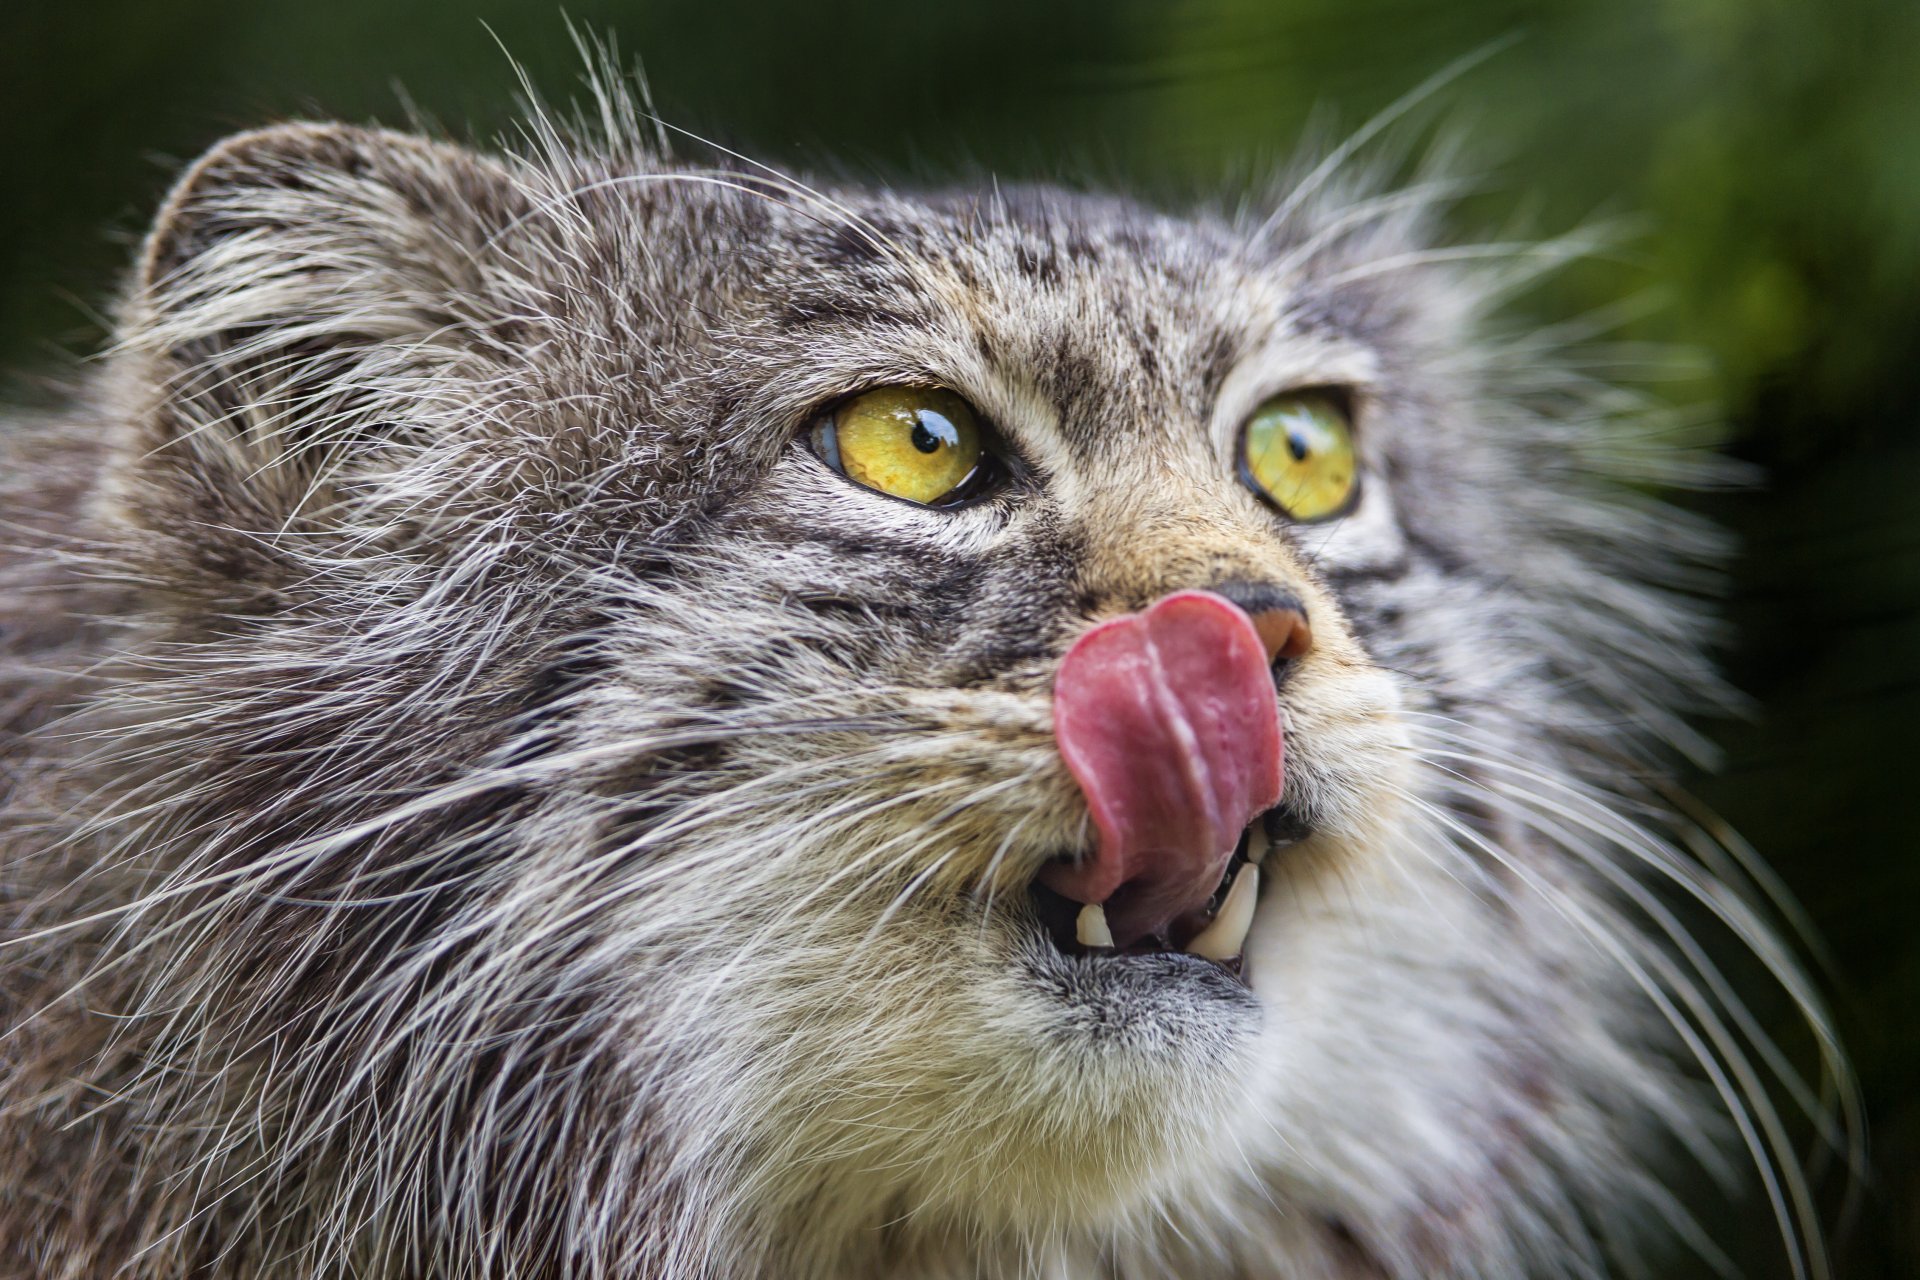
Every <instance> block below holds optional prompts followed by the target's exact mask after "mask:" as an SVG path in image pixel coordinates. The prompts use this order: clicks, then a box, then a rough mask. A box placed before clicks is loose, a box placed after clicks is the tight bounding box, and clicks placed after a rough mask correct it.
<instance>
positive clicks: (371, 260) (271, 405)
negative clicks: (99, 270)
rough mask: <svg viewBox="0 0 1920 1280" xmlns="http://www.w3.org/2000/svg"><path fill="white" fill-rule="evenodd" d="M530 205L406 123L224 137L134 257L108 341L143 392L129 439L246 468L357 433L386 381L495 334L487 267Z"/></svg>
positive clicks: (319, 457)
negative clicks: (135, 436)
mask: <svg viewBox="0 0 1920 1280" xmlns="http://www.w3.org/2000/svg"><path fill="white" fill-rule="evenodd" d="M526 204H527V201H526V199H525V197H524V195H523V191H522V188H521V187H520V186H519V184H517V183H516V182H515V180H514V178H513V176H512V175H511V174H510V173H508V172H507V171H506V169H505V168H504V167H503V166H502V165H501V164H499V163H498V162H495V161H493V160H491V159H488V158H487V157H484V156H481V155H479V154H477V153H474V152H471V151H467V150H464V149H462V148H459V147H454V146H450V145H447V144H444V143H440V142H435V141H432V140H429V139H425V138H419V137H413V136H410V135H406V134H400V133H392V132H387V131H384V130H376V129H365V128H357V127H353V126H348V125H335V124H293V125H282V126H279V127H276V128H271V129H264V130H260V131H258V132H254V133H245V134H240V135H238V136H236V137H233V138H229V139H228V140H226V141H225V142H222V143H221V144H219V145H218V146H216V147H215V148H214V149H213V150H212V151H210V152H208V153H207V154H206V155H205V156H204V157H202V158H201V159H200V160H199V161H198V162H197V163H195V164H194V165H193V167H192V168H191V169H189V170H188V172H187V173H186V175H185V176H184V177H183V178H182V179H181V180H180V182H179V184H178V185H177V186H176V187H175V188H174V190H173V192H172V193H171V195H169V197H168V198H167V201H166V204H165V205H164V207H163V208H162V209H161V211H160V214H159V216H158V218H157V220H156V221H155V224H154V227H153V230H152V232H151V233H150V234H149V236H148V238H147V241H146V245H145V249H144V251H143V253H142V255H141V259H140V265H139V270H138V276H137V279H136V281H135V289H134V291H133V294H132V296H131V298H130V300H129V303H128V307H127V311H126V314H125V322H124V324H123V326H122V330H121V333H120V335H119V336H120V342H119V344H118V347H119V350H120V352H121V353H123V358H125V359H127V360H128V361H129V363H130V364H132V365H133V366H134V368H133V374H134V378H135V380H136V381H137V382H138V383H139V384H140V388H141V390H142V391H143V392H144V395H143V397H142V398H143V400H144V404H143V406H142V408H143V412H141V413H140V414H139V415H138V418H139V420H140V421H139V435H140V437H141V438H140V439H139V440H138V441H136V445H137V450H136V451H137V452H138V453H139V454H141V455H143V456H152V455H154V454H155V453H159V454H166V453H168V452H169V451H174V450H179V449H183V448H184V449H187V450H190V451H191V452H192V453H193V454H194V455H196V457H197V459H198V460H199V462H200V463H201V464H203V465H211V466H214V467H216V468H217V467H218V466H219V464H220V463H221V462H222V461H223V460H224V461H227V462H230V463H231V464H233V468H234V472H235V474H236V475H253V476H256V477H257V476H260V475H262V474H263V473H266V472H271V471H274V470H275V469H278V468H283V467H288V468H295V469H306V468H308V467H311V466H316V465H320V464H322V463H324V461H325V458H324V455H326V454H327V453H328V452H329V450H330V449H331V448H332V447H334V446H336V445H338V444H341V443H342V441H341V439H339V438H340V437H342V436H343V435H345V436H356V437H358V438H359V439H361V440H364V439H365V433H367V432H369V431H372V430H374V429H375V422H374V419H376V418H378V416H379V413H380V406H378V405H377V404H376V403H375V401H377V400H378V398H379V394H380V392H381V390H382V389H383V388H385V389H386V390H388V391H395V390H398V389H401V388H404V387H405V386H406V385H407V383H408V382H409V380H410V379H417V378H419V377H421V376H426V375H430V374H431V373H432V371H433V369H434V368H435V367H436V366H437V365H442V364H444V363H446V362H450V361H459V360H462V359H466V358H471V357H472V356H473V354H474V353H475V352H476V351H477V350H479V349H481V348H482V347H483V346H484V343H485V342H486V341H487V340H488V339H489V338H490V337H491V338H494V339H496V340H497V332H494V331H492V330H490V329H489V325H490V324H493V323H494V320H493V319H491V318H495V317H498V316H499V315H500V314H502V311H503V309H504V304H503V302H502V301H501V300H498V299H495V298H494V297H493V296H492V295H493V294H494V293H495V292H497V291H498V289H499V280H500V278H501V273H500V272H499V271H498V269H497V264H496V267H495V268H494V269H491V270H490V269H489V266H488V264H489V261H491V260H492V259H494V258H495V257H497V254H495V253H494V252H493V251H492V246H493V245H494V244H495V242H496V241H497V239H498V238H499V236H500V235H501V234H502V231H503V229H505V228H508V227H510V226H512V225H514V224H515V222H516V220H518V219H521V218H523V217H524V216H525V206H526Z"/></svg>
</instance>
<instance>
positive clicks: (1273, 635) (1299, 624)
mask: <svg viewBox="0 0 1920 1280" xmlns="http://www.w3.org/2000/svg"><path fill="white" fill-rule="evenodd" d="M1208 590H1209V591H1211V592H1213V594H1215V595H1217V596H1220V597H1221V598H1223V599H1225V600H1230V601H1232V602H1233V603H1234V604H1236V605H1238V606H1239V607H1240V611H1241V612H1242V613H1245V614H1246V615H1247V616H1248V617H1249V618H1251V619H1253V629H1254V630H1255V631H1258V632H1259V633H1260V643H1261V644H1262V645H1264V646H1265V647H1266V650H1267V665H1268V666H1270V667H1272V666H1278V665H1279V664H1280V663H1282V662H1292V661H1294V660H1295V659H1297V658H1304V657H1306V656H1307V654H1308V653H1309V652H1311V651H1312V649H1313V628H1312V626H1311V625H1309V624H1308V622H1307V607H1306V606H1305V605H1304V604H1302V603H1300V597H1299V596H1297V595H1295V594H1294V593H1293V592H1291V591H1289V590H1287V589H1286V588H1285V587H1282V586H1278V585H1276V584H1274V583H1271V582H1246V581H1235V582H1221V583H1217V584H1215V585H1214V586H1212V587H1209V588H1208Z"/></svg>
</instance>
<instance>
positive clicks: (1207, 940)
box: [1039, 591, 1310, 961]
mask: <svg viewBox="0 0 1920 1280" xmlns="http://www.w3.org/2000/svg"><path fill="white" fill-rule="evenodd" d="M1308 644H1310V638H1309V635H1308V633H1307V631H1306V621H1305V618H1304V617H1303V616H1302V615H1301V614H1300V613H1299V612H1298V611H1297V610H1263V611H1262V612H1261V613H1260V614H1259V615H1257V616H1256V615H1251V614H1249V613H1248V612H1247V611H1246V610H1243V609H1242V608H1240V607H1239V606H1238V605H1236V604H1234V603H1233V602H1232V601H1230V600H1227V599H1225V598H1224V597H1222V596H1219V595H1215V594H1214V593H1212V592H1208V591H1182V592H1177V593H1175V594H1173V595H1169V596H1166V597H1165V598H1163V599H1161V600H1159V601H1157V602H1156V603H1155V604H1153V605H1152V606H1151V607H1150V608H1148V609H1147V610H1145V611H1144V612H1142V613H1137V614H1127V615H1125V616H1123V617H1119V618H1114V619H1111V620H1109V621H1106V622H1103V623H1101V624H1099V625H1098V626H1095V627H1094V628H1092V629H1091V630H1089V631H1088V632H1087V633H1086V634H1085V635H1083V636H1081V637H1080V638H1079V639H1078V640H1077V641H1076V642H1075V643H1074V645H1073V647H1072V648H1070V649H1069V650H1068V651H1067V654H1066V656H1065V657H1064V658H1063V659H1062V660H1061V663H1060V670H1059V673H1058V675H1057V676H1056V677H1055V679H1054V688H1053V721H1054V736H1055V739H1056V741H1057V742H1058V743H1059V747H1060V754H1061V756H1062V758H1063V759H1064V760H1065V762H1066V765H1067V768H1068V771H1069V772H1070V773H1071V774H1072V775H1073V778H1074V780H1075V781H1076V782H1078V783H1079V784H1080V789H1081V791H1082V793H1083V794H1084V795H1085V797H1086V801H1087V809H1088V813H1089V816H1090V817H1091V819H1092V822H1093V826H1094V830H1095V835H1096V840H1095V844H1094V848H1093V849H1092V850H1091V852H1089V853H1087V854H1085V855H1084V856H1082V857H1081V858H1080V859H1079V860H1078V861H1075V862H1071V863H1066V862H1062V863H1055V864H1052V865H1049V866H1048V867H1046V868H1045V869H1044V870H1043V871H1042V872H1041V874H1040V878H1039V883H1040V886H1041V887H1042V888H1043V889H1044V890H1045V891H1048V892H1049V893H1050V894H1051V895H1057V896H1058V898H1060V899H1065V900H1066V902H1068V903H1078V904H1081V909H1080V910H1079V911H1078V912H1077V914H1076V919H1075V923H1074V933H1075V938H1076V941H1077V942H1078V944H1080V945H1081V946H1083V947H1087V948H1100V947H1112V948H1115V949H1117V950H1122V951H1124V950H1126V949H1128V948H1135V947H1137V946H1139V945H1140V944H1142V943H1143V942H1144V943H1147V944H1148V945H1150V946H1155V947H1157V948H1164V947H1166V946H1169V945H1171V946H1175V947H1178V948H1179V949H1181V950H1185V951H1189V952H1193V953H1195V954H1199V955H1202V956H1205V957H1207V958H1209V959H1215V960H1221V961H1226V960H1228V959H1231V958H1235V957H1238V955H1239V953H1240V944H1241V943H1242V941H1243V940H1244V938H1245V936H1246V931H1247V926H1248V925H1249V924H1250V923H1251V920H1252V916H1253V908H1254V899H1255V894H1256V893H1257V891H1258V878H1259V872H1258V869H1257V866H1256V865H1254V864H1257V862H1258V858H1257V857H1251V856H1250V851H1251V852H1255V853H1264V851H1265V849H1266V847H1267V841H1266V837H1265V832H1264V830H1263V829H1261V828H1260V824H1257V823H1255V822H1254V820H1255V819H1256V818H1257V817H1260V816H1261V815H1263V814H1266V813H1268V811H1270V810H1273V809H1274V806H1275V805H1277V804H1278V803H1279V800H1280V796H1281V792H1282V790H1283V789H1284V781H1285V771H1284V756H1285V739H1286V734H1285V731H1284V723H1285V721H1284V716H1283V714H1282V712H1281V709H1280V705H1279V701H1278V699H1277V698H1276V696H1275V693H1274V682H1273V664H1274V663H1275V662H1276V661H1280V660H1285V659H1288V658H1295V657H1298V656H1300V655H1301V654H1302V653H1304V652H1305V650H1306V646H1307V645H1308ZM1243 862H1244V864H1245V865H1242V864H1243ZM1230 871H1231V872H1232V874H1231V876H1230V875H1229V872H1230ZM1044 905H1045V904H1044V902H1043V907H1044ZM1215 953H1220V954H1215Z"/></svg>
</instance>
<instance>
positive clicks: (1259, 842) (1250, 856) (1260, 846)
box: [1247, 818, 1273, 867]
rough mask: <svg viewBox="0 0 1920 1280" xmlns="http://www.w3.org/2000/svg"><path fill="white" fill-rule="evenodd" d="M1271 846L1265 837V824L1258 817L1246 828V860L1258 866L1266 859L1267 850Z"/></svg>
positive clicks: (1271, 843)
mask: <svg viewBox="0 0 1920 1280" xmlns="http://www.w3.org/2000/svg"><path fill="white" fill-rule="evenodd" d="M1271 848H1273V842H1272V841H1270V840H1268V839H1267V824H1266V823H1265V822H1264V821H1262V820H1261V819H1259V818H1255V819H1254V820H1253V825H1252V826H1250V827H1248V828H1247V861H1248V862H1250V863H1252V864H1253V865H1254V866H1256V867H1257V866H1259V865H1260V864H1261V863H1262V862H1265V861H1266V860H1267V851H1268V850H1269V849H1271Z"/></svg>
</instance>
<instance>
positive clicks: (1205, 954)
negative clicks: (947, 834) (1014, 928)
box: [1029, 809, 1307, 983]
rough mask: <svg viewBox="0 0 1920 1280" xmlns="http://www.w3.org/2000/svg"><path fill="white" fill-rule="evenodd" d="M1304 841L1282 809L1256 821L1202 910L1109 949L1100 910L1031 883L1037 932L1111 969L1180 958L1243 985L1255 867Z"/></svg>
mask: <svg viewBox="0 0 1920 1280" xmlns="http://www.w3.org/2000/svg"><path fill="white" fill-rule="evenodd" d="M1306 834H1307V830H1306V828H1305V826H1304V824H1302V823H1301V822H1300V821H1299V820H1298V819H1297V818H1296V817H1295V816H1294V815H1292V814H1291V813H1289V812H1288V811H1287V810H1285V809H1275V810H1272V811H1270V812H1268V813H1266V814H1262V815H1261V816H1260V817H1257V818H1255V819H1254V820H1253V822H1252V823H1250V824H1249V825H1248V827H1247V829H1246V830H1245V831H1244V832H1242V833H1241V837H1240V842H1239V845H1238V846H1237V847H1236V848H1235V850H1234V852H1233V856H1232V858H1231V859H1230V860H1229V861H1228V863H1227V868H1226V873H1225V874H1224V875H1223V876H1222V877H1221V881H1220V884H1219V886H1218V887H1217V888H1216V889H1215V890H1214V894H1213V897H1212V898H1211V899H1210V900H1209V901H1208V902H1207V903H1206V904H1205V905H1204V907H1202V908H1201V909H1200V910H1197V911H1193V912H1189V913H1188V914H1187V915H1185V916H1182V917H1180V918H1178V919H1176V920H1174V921H1172V922H1171V923H1170V924H1169V925H1168V926H1167V927H1166V928H1165V929H1164V930H1163V931H1160V932H1158V933H1155V934H1150V935H1148V936H1146V937H1143V938H1140V939H1138V940H1137V941H1134V942H1132V943H1129V944H1128V945H1127V946H1124V947H1115V946H1113V945H1112V939H1111V936H1110V935H1109V934H1108V933H1107V927H1106V919H1105V913H1104V910H1103V909H1102V908H1101V907H1098V906H1087V905H1083V904H1081V903H1079V902H1075V901H1073V900H1072V899H1069V898H1066V897H1063V896H1062V895H1060V894H1058V893H1055V892H1054V891H1053V890H1051V889H1049V888H1047V887H1046V886H1044V885H1042V884H1039V883H1037V882H1036V883H1035V884H1034V885H1033V886H1032V887H1031V889H1030V891H1029V893H1030V896H1031V899H1032V904H1033V908H1034V911H1035V913H1036V915H1037V916H1038V917H1039V920H1040V925H1041V930H1042V932H1043V933H1044V935H1045V936H1046V938H1047V939H1048V940H1049V942H1050V943H1051V945H1053V946H1054V947H1055V948H1057V949H1058V950H1059V951H1060V952H1061V954H1062V955H1065V956H1068V957H1073V958H1085V959H1088V960H1092V961H1095V962H1098V963H1102V964H1116V965H1118V964H1126V963H1128V962H1129V961H1135V960H1138V959H1141V958H1143V957H1153V956H1184V957H1187V958H1190V959H1193V960H1197V961H1200V962H1203V963H1205V964H1209V965H1211V966H1213V967H1215V968H1217V969H1218V970H1220V971H1221V972H1223V973H1225V974H1227V975H1228V976H1230V977H1233V978H1235V979H1237V980H1239V981H1240V982H1242V983H1245V981H1246V979H1247V976H1248V975H1247V965H1246V959H1245V955H1244V950H1245V942H1246V936H1247V933H1248V930H1249V929H1250V927H1251V925H1252V921H1253V916H1254V913H1255V912H1256V910H1257V908H1258V902H1259V895H1260V891H1261V888H1262V886H1261V883H1260V880H1261V876H1260V872H1261V868H1262V866H1263V865H1264V864H1265V862H1266V859H1267V858H1268V857H1269V856H1270V855H1271V854H1272V853H1273V852H1274V851H1275V850H1276V849H1279V848H1283V847H1285V846H1286V845H1289V844H1292V843H1294V842H1296V841H1297V840H1299V839H1301V838H1303V837H1304V836H1305V835H1306Z"/></svg>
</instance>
